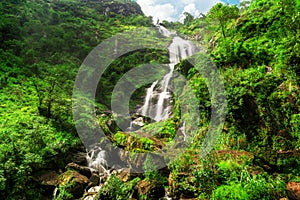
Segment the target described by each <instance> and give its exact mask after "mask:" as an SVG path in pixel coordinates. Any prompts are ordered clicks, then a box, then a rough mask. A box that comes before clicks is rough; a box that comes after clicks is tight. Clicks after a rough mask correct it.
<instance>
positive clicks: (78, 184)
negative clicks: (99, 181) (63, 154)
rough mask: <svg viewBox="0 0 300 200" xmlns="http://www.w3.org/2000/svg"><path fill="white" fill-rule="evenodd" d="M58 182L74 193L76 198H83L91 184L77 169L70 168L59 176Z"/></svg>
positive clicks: (60, 185)
mask: <svg viewBox="0 0 300 200" xmlns="http://www.w3.org/2000/svg"><path fill="white" fill-rule="evenodd" d="M57 184H58V186H59V187H60V188H61V187H63V188H64V189H65V190H66V191H67V192H69V193H70V194H72V195H73V196H74V198H81V197H82V195H83V193H84V190H85V188H86V187H87V185H88V184H89V179H88V178H87V177H86V176H84V175H82V174H80V173H78V172H77V171H74V170H69V171H66V172H64V173H63V174H61V175H60V176H59V177H58V179H57Z"/></svg>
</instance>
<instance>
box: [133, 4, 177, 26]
mask: <svg viewBox="0 0 300 200" xmlns="http://www.w3.org/2000/svg"><path fill="white" fill-rule="evenodd" d="M137 3H138V4H139V5H140V6H141V8H142V10H143V12H144V13H145V15H146V16H152V17H153V21H154V22H156V21H157V20H158V19H159V20H161V21H162V20H168V21H174V20H175V19H174V18H173V16H174V14H176V9H175V7H174V6H173V5H172V4H171V3H164V4H159V3H156V0H138V1H137Z"/></svg>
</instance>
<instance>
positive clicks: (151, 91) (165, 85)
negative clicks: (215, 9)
mask: <svg viewBox="0 0 300 200" xmlns="http://www.w3.org/2000/svg"><path fill="white" fill-rule="evenodd" d="M159 31H160V33H161V34H163V35H164V36H166V37H172V42H171V44H170V45H169V47H168V50H169V64H168V67H169V71H168V73H167V74H166V75H165V76H164V77H163V79H162V80H161V81H159V80H156V81H154V82H153V83H152V84H151V86H150V87H149V88H148V89H147V90H146V96H145V99H144V104H143V106H142V107H141V108H140V109H139V110H138V113H139V114H141V115H143V116H147V117H150V118H152V119H154V120H155V121H163V120H166V119H167V118H168V117H169V116H170V115H171V114H172V106H173V105H172V100H173V99H172V98H173V95H172V90H171V89H170V85H171V82H172V81H171V80H172V78H173V71H174V67H175V65H176V64H178V63H179V62H180V60H181V59H185V58H187V57H189V56H192V55H193V54H194V53H195V50H196V49H195V46H194V45H193V44H192V43H191V42H190V41H188V40H185V39H182V38H180V37H179V36H177V35H176V33H175V32H170V31H169V30H167V29H166V28H164V27H162V26H160V27H159ZM140 118H141V120H139V118H137V119H136V121H135V122H131V123H130V127H128V129H127V130H128V131H134V123H136V124H138V125H139V126H143V118H142V117H140ZM179 131H180V132H181V134H182V135H183V136H184V140H185V139H186V134H185V122H183V124H182V126H181V127H180V129H179ZM86 159H87V163H88V167H89V168H90V169H91V170H92V171H94V172H95V171H96V172H98V174H99V176H100V184H99V186H95V187H91V188H89V190H88V191H87V192H90V193H97V192H98V191H99V190H100V189H101V186H102V184H103V183H102V178H104V177H105V176H107V177H108V178H109V177H110V169H109V168H108V152H106V151H105V150H103V149H102V148H101V147H100V145H95V147H93V148H92V149H91V150H89V152H87V155H86ZM56 192H57V189H56V190H55V194H54V197H55V196H56ZM94 197H95V195H89V196H86V197H85V198H84V200H92V199H94ZM161 199H164V200H165V199H167V200H168V199H171V198H170V197H169V194H168V192H167V191H166V195H165V197H163V198H161Z"/></svg>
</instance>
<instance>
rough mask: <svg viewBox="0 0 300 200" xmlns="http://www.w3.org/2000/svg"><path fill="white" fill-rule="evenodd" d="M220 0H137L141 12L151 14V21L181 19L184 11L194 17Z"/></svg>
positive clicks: (205, 11)
mask: <svg viewBox="0 0 300 200" xmlns="http://www.w3.org/2000/svg"><path fill="white" fill-rule="evenodd" d="M218 2H221V0H137V3H138V4H140V6H141V8H142V10H143V12H144V13H145V15H147V16H152V17H153V21H154V22H156V21H157V19H159V20H160V21H162V20H168V21H182V16H183V13H184V12H189V13H191V14H192V15H194V16H195V17H198V16H199V14H200V13H207V11H208V10H209V9H210V8H211V7H212V6H213V5H215V4H216V3H218Z"/></svg>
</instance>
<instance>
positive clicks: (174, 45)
mask: <svg viewBox="0 0 300 200" xmlns="http://www.w3.org/2000/svg"><path fill="white" fill-rule="evenodd" d="M159 32H160V33H161V34H163V35H164V36H166V37H172V42H171V44H170V45H169V47H168V50H169V64H168V67H169V72H168V73H167V74H166V75H165V76H164V77H163V79H162V80H161V81H160V83H159V84H157V83H158V80H156V81H155V82H153V83H152V85H151V87H150V88H148V89H147V91H146V98H145V100H144V105H143V106H142V107H141V109H139V113H140V114H141V115H143V116H147V117H150V118H152V119H154V120H155V121H163V120H166V119H167V118H168V117H169V116H170V115H171V113H172V97H173V96H172V91H171V90H170V82H171V79H172V77H173V71H174V66H175V65H176V64H178V63H179V62H180V60H181V59H185V58H187V57H189V56H192V55H193V54H194V53H195V46H194V45H193V44H192V43H191V42H190V41H189V40H185V39H183V38H181V37H179V36H177V35H176V33H175V32H170V31H169V30H168V29H166V28H165V27H163V26H159ZM158 86H159V87H158Z"/></svg>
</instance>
